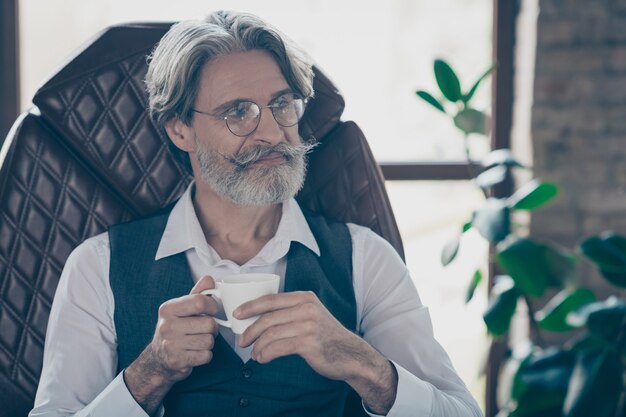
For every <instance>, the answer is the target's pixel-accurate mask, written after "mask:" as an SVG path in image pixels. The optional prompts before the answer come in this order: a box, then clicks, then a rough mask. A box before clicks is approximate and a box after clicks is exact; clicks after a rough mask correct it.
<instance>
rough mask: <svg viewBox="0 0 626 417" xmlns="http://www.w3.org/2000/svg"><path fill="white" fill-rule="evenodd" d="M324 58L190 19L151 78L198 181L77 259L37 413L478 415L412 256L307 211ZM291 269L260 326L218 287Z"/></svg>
mask: <svg viewBox="0 0 626 417" xmlns="http://www.w3.org/2000/svg"><path fill="white" fill-rule="evenodd" d="M312 77H313V74H312V69H311V62H310V60H309V59H308V58H307V57H306V55H305V54H304V53H302V52H301V51H300V50H299V49H298V48H297V47H296V46H295V45H293V44H292V43H291V42H290V41H289V40H288V39H286V38H285V37H283V36H282V35H281V34H280V33H279V32H278V31H277V30H276V29H274V28H272V27H271V26H269V25H268V24H267V23H265V22H263V21H262V20H260V19H258V18H257V17H255V16H252V15H248V14H240V13H231V12H216V13H213V14H212V15H210V16H208V17H207V18H206V19H204V20H199V21H195V20H194V21H185V22H181V23H179V24H176V25H174V26H173V27H172V28H171V30H170V31H169V32H168V33H167V34H166V35H165V36H164V37H163V39H162V40H161V42H160V43H159V45H158V47H157V48H156V49H155V51H154V53H153V55H152V57H151V60H150V66H149V71H148V75H147V79H146V83H147V88H148V93H149V102H150V110H151V113H152V115H153V117H154V118H155V120H156V121H157V123H158V124H159V125H160V126H162V127H163V128H164V130H165V131H166V132H167V135H168V136H169V138H170V139H171V141H172V143H173V145H175V147H176V148H177V150H178V151H181V152H184V153H185V157H186V158H187V161H188V163H189V164H190V167H191V169H192V171H193V175H194V178H195V181H194V183H192V184H191V186H190V187H189V188H188V189H187V191H186V192H185V193H184V194H183V196H182V197H181V198H180V200H179V201H178V202H177V203H176V204H175V205H174V206H173V207H170V209H169V210H166V211H164V212H161V213H158V214H157V215H155V216H152V217H150V218H147V219H142V220H138V221H134V222H131V223H127V224H122V225H117V226H114V227H112V228H111V229H110V230H109V231H108V233H104V234H102V235H99V236H96V237H94V238H91V239H89V240H87V241H85V242H84V243H83V244H82V245H80V246H79V247H78V248H77V249H76V250H75V251H74V252H73V253H72V255H71V256H70V258H69V259H68V261H67V264H66V266H65V269H64V271H63V274H62V277H61V281H60V283H59V287H58V290H57V293H56V296H55V300H54V305H53V308H52V312H51V315H50V322H49V323H50V324H49V328H48V334H47V338H46V346H45V354H44V367H43V372H42V376H41V382H40V385H39V389H38V392H37V398H36V403H35V408H34V410H33V411H32V412H31V414H30V415H31V416H44V415H45V416H61V415H64V416H66V415H75V416H145V415H163V414H165V415H171V416H220V417H222V416H228V415H250V416H298V417H300V416H341V415H342V414H343V410H344V405H345V404H344V403H345V400H346V395H347V392H348V390H349V389H350V388H352V389H353V390H354V391H356V393H357V394H358V395H359V396H360V397H361V399H362V405H363V408H364V410H365V412H367V413H368V414H369V415H388V416H411V417H413V416H441V417H453V416H479V415H480V410H479V409H478V407H477V405H476V403H475V401H474V400H473V399H472V397H471V396H470V395H469V393H468V392H467V389H466V388H465V386H464V384H463V383H462V381H461V380H460V379H459V377H458V376H457V375H456V373H455V371H454V369H453V367H452V365H451V364H450V361H449V359H448V357H447V355H446V354H445V352H444V351H443V349H442V348H441V347H440V346H439V345H438V344H437V342H436V341H435V340H434V338H433V333H432V329H431V323H430V319H429V316H428V312H427V310H426V308H425V307H424V306H423V305H422V304H421V302H420V299H419V296H418V294H417V292H416V290H415V288H414V286H413V284H412V281H411V278H410V277H409V274H408V272H407V269H406V267H405V265H404V264H403V262H402V261H401V260H400V258H399V257H398V255H397V254H396V253H395V251H394V250H393V249H392V248H391V246H390V245H389V244H388V243H386V242H385V241H384V240H383V239H382V238H380V237H378V236H377V235H375V234H374V233H373V232H372V231H370V230H369V229H366V228H364V227H360V226H356V225H354V224H341V223H332V222H329V221H327V220H325V219H324V218H321V217H316V216H310V215H308V214H305V213H303V212H302V211H301V209H300V207H299V206H298V204H297V203H296V201H295V200H294V199H293V197H294V196H295V194H296V193H297V191H298V190H299V189H300V188H301V186H302V184H303V181H304V177H305V171H306V154H307V152H308V151H309V150H310V149H311V147H312V146H311V145H310V144H308V143H306V142H305V141H303V140H302V139H301V138H300V137H299V135H298V122H299V121H300V118H301V117H302V114H303V112H304V108H305V105H306V102H307V100H308V99H309V98H310V97H312V96H313V89H312ZM241 272H264V273H275V274H277V275H279V276H280V278H281V280H280V290H279V293H278V294H276V295H269V296H264V297H260V298H257V299H255V300H252V301H250V302H247V303H244V304H243V305H241V306H240V307H239V308H238V309H237V310H236V311H235V313H234V314H235V316H236V317H237V318H240V319H245V318H248V317H252V316H256V315H260V317H261V318H260V319H259V320H258V321H256V322H255V323H254V324H253V325H252V326H250V327H249V328H248V329H247V330H246V331H245V332H244V333H243V334H241V335H235V334H233V333H232V332H231V331H230V329H227V328H224V327H221V328H220V327H219V326H218V325H217V323H216V321H215V316H216V315H217V314H218V309H219V308H218V304H217V303H216V301H215V300H214V299H213V298H212V297H208V296H205V295H202V294H201V292H202V291H204V290H207V289H210V288H213V287H214V285H215V280H218V279H221V278H222V277H225V276H227V275H232V274H234V273H241Z"/></svg>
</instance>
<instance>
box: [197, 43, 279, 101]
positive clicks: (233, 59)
mask: <svg viewBox="0 0 626 417" xmlns="http://www.w3.org/2000/svg"><path fill="white" fill-rule="evenodd" d="M289 88H290V86H289V84H288V83H287V80H286V79H285V77H284V76H283V74H282V72H281V71H280V67H279V66H278V64H277V63H276V61H275V60H274V59H273V58H272V57H271V55H269V54H268V53H267V52H263V51H247V52H236V53H233V54H229V55H224V56H220V57H217V58H215V59H214V60H212V61H210V62H209V63H207V64H206V65H205V67H204V68H203V69H202V73H201V80H200V83H199V91H198V96H197V98H196V104H197V105H198V106H201V107H202V108H212V109H213V108H218V107H220V106H222V105H223V104H224V103H227V102H230V101H233V100H246V101H253V102H255V103H258V104H267V103H266V102H269V101H270V100H271V99H272V98H274V95H275V93H277V92H279V91H282V90H285V89H289Z"/></svg>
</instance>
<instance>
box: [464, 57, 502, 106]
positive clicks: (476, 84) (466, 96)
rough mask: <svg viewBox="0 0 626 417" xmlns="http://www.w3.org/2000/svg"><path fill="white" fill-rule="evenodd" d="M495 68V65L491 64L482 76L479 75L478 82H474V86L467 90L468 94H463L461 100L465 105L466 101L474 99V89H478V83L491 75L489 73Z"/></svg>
mask: <svg viewBox="0 0 626 417" xmlns="http://www.w3.org/2000/svg"><path fill="white" fill-rule="evenodd" d="M495 67H496V64H493V65H492V66H490V67H489V68H488V69H487V71H485V72H484V73H483V75H481V76H480V77H479V78H478V80H476V82H475V83H474V85H473V86H472V88H471V89H470V90H469V92H468V93H467V94H465V95H464V96H463V97H462V98H461V100H463V102H464V103H467V102H468V101H470V100H471V99H472V97H474V93H475V92H476V89H477V88H478V86H479V85H480V83H481V82H482V80H483V79H484V78H485V77H486V76H487V75H489V74H490V73H491V71H493V70H494V68H495Z"/></svg>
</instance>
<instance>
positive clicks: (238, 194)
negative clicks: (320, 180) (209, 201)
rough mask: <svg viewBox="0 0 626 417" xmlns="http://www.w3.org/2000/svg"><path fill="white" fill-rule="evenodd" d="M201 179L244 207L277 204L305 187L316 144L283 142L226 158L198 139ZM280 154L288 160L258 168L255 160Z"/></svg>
mask: <svg viewBox="0 0 626 417" xmlns="http://www.w3.org/2000/svg"><path fill="white" fill-rule="evenodd" d="M196 145H197V156H198V163H199V165H200V176H201V177H202V179H203V180H204V182H206V183H207V184H208V185H209V186H210V187H211V189H212V190H213V191H214V192H215V193H216V194H217V195H219V196H220V197H222V198H223V199H226V200H229V201H232V202H233V203H235V204H237V205H240V206H262V205H269V204H276V203H280V202H283V201H285V200H288V199H290V198H292V197H294V196H295V195H296V194H297V193H298V191H300V189H301V188H302V185H303V184H304V178H305V176H306V168H307V161H306V154H307V153H308V152H309V151H310V150H311V149H312V148H313V147H315V145H309V144H304V143H300V144H298V145H290V144H287V143H280V144H278V145H274V146H264V147H254V148H250V149H248V150H246V151H244V152H242V153H241V154H238V155H232V156H227V155H222V154H220V153H219V152H217V151H216V150H214V149H211V148H210V147H208V146H204V145H203V144H202V143H200V142H199V141H198V139H197V137H196ZM270 152H278V153H280V154H282V155H283V157H284V158H285V160H284V162H283V163H282V164H280V165H275V166H257V165H255V164H254V161H256V160H258V159H260V158H262V157H263V156H265V155H268V154H269V153H270Z"/></svg>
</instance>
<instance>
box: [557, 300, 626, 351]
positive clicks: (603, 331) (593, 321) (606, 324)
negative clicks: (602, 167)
mask: <svg viewBox="0 0 626 417" xmlns="http://www.w3.org/2000/svg"><path fill="white" fill-rule="evenodd" d="M625 320H626V302H625V301H624V300H620V299H618V298H616V297H609V298H608V299H606V300H605V301H598V302H596V303H591V304H587V305H586V306H584V307H582V308H580V309H578V310H576V311H574V312H572V313H570V314H568V315H567V318H566V321H567V324H569V325H570V326H573V327H582V326H587V329H588V330H589V332H590V333H591V334H593V335H594V336H596V337H599V338H601V339H603V340H605V341H607V342H608V343H614V342H615V341H616V339H617V337H618V335H619V332H620V331H621V329H622V326H624V321H625Z"/></svg>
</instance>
